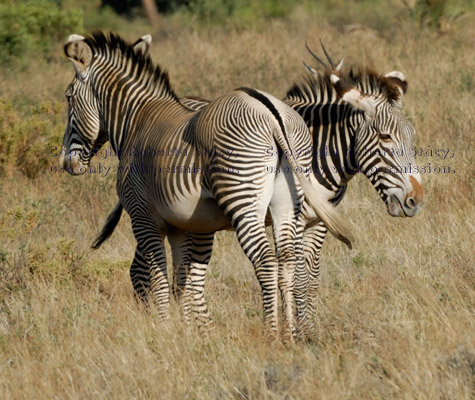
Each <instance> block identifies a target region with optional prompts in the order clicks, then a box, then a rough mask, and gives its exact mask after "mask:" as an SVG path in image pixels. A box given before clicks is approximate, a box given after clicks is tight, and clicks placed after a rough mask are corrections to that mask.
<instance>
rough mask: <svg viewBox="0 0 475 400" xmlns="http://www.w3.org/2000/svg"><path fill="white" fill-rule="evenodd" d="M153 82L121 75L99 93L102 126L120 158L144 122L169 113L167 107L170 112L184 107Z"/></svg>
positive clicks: (146, 122) (149, 121)
mask: <svg viewBox="0 0 475 400" xmlns="http://www.w3.org/2000/svg"><path fill="white" fill-rule="evenodd" d="M149 83H150V82H149V81H147V80H145V81H144V80H143V79H142V80H137V79H135V80H134V79H132V78H131V79H124V78H123V77H121V78H120V79H117V80H115V81H114V80H110V81H109V85H107V86H104V87H102V88H101V89H102V90H101V91H102V93H99V95H98V98H99V99H102V104H101V111H102V112H101V114H102V115H101V126H102V129H103V130H104V131H105V132H107V135H108V139H109V141H110V143H111V147H112V148H113V149H114V151H115V153H116V154H117V155H118V157H119V159H120V158H121V155H122V154H123V153H124V152H125V151H127V148H126V147H128V143H129V142H130V139H131V138H132V137H133V136H134V135H136V134H137V132H138V131H139V130H140V127H141V126H142V125H143V124H148V123H151V121H153V120H155V119H156V118H157V116H161V115H163V114H165V109H166V113H170V111H173V110H174V109H176V108H179V109H184V107H183V106H181V105H180V103H179V102H178V101H177V100H176V99H175V97H174V95H169V93H167V91H166V88H165V89H164V88H161V87H160V85H159V83H156V85H155V86H151V85H150V84H149Z"/></svg>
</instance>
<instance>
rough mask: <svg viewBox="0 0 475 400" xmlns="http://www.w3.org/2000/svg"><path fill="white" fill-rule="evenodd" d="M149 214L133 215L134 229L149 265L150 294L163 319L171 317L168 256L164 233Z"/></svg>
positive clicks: (139, 246) (138, 243) (138, 245)
mask: <svg viewBox="0 0 475 400" xmlns="http://www.w3.org/2000/svg"><path fill="white" fill-rule="evenodd" d="M151 222H152V221H151V219H150V218H149V217H148V216H143V217H141V216H140V217H138V216H133V217H132V229H133V232H134V235H135V239H136V240H137V247H138V248H139V249H140V250H141V252H142V254H143V258H144V260H145V261H146V263H147V265H148V266H149V273H150V291H149V293H150V296H151V298H152V301H153V303H154V305H155V307H156V308H157V311H158V315H159V316H160V318H161V319H168V318H169V305H170V289H169V284H168V276H167V258H166V253H165V246H164V234H163V233H162V231H161V230H160V229H158V228H157V226H156V225H155V224H153V225H152V224H151Z"/></svg>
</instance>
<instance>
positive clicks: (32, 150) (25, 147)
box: [0, 98, 64, 178]
mask: <svg viewBox="0 0 475 400" xmlns="http://www.w3.org/2000/svg"><path fill="white" fill-rule="evenodd" d="M63 106H64V105H63V104H62V103H54V104H53V103H51V102H43V103H41V104H40V105H39V106H36V107H33V108H31V110H30V113H28V115H23V113H20V112H18V111H16V110H14V108H13V106H12V103H11V102H10V101H6V100H3V99H1V98H0V176H12V175H13V174H14V171H15V170H19V171H20V172H21V173H23V174H24V175H26V176H27V177H29V178H35V177H36V176H38V175H39V174H41V173H44V172H45V171H46V169H47V166H48V165H49V164H51V161H52V160H53V158H52V157H51V154H50V152H51V149H52V148H53V147H54V146H57V145H58V143H61V137H62V135H63V133H64V124H63V123H62V122H61V121H62V115H63ZM25 114H26V113H25Z"/></svg>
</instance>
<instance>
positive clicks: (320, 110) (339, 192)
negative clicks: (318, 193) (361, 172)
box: [301, 103, 360, 202]
mask: <svg viewBox="0 0 475 400" xmlns="http://www.w3.org/2000/svg"><path fill="white" fill-rule="evenodd" d="M358 114H359V113H354V112H352V111H351V110H350V109H349V108H348V107H346V106H344V105H342V104H340V103H335V104H329V105H328V104H326V105H321V106H320V107H315V106H313V107H312V112H311V113H310V114H309V113H308V112H303V113H301V115H303V116H304V118H306V122H307V125H309V128H310V132H311V134H312V140H313V172H314V176H315V178H316V179H317V180H318V182H319V183H320V184H321V185H323V186H324V187H325V188H327V189H328V190H330V191H332V192H333V193H335V197H334V198H333V201H336V202H339V201H340V200H341V197H343V194H344V192H345V189H346V185H347V183H348V182H349V180H350V179H351V178H352V177H353V176H354V175H355V174H356V173H357V172H358V167H357V162H356V159H355V154H354V153H355V152H354V148H355V142H356V132H357V127H358V125H359V123H360V121H359V116H358Z"/></svg>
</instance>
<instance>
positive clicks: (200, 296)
mask: <svg viewBox="0 0 475 400" xmlns="http://www.w3.org/2000/svg"><path fill="white" fill-rule="evenodd" d="M213 240H214V232H211V233H194V234H193V239H192V242H193V245H192V250H191V258H192V261H191V266H190V272H189V277H190V282H191V289H192V300H193V313H194V316H195V319H196V320H197V322H198V327H200V328H204V329H205V330H208V331H209V330H210V327H211V325H212V322H213V321H212V320H211V317H210V315H209V311H208V306H207V304H206V299H205V296H204V291H205V280H206V270H207V268H208V264H209V260H210V258H211V253H212V250H213Z"/></svg>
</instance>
